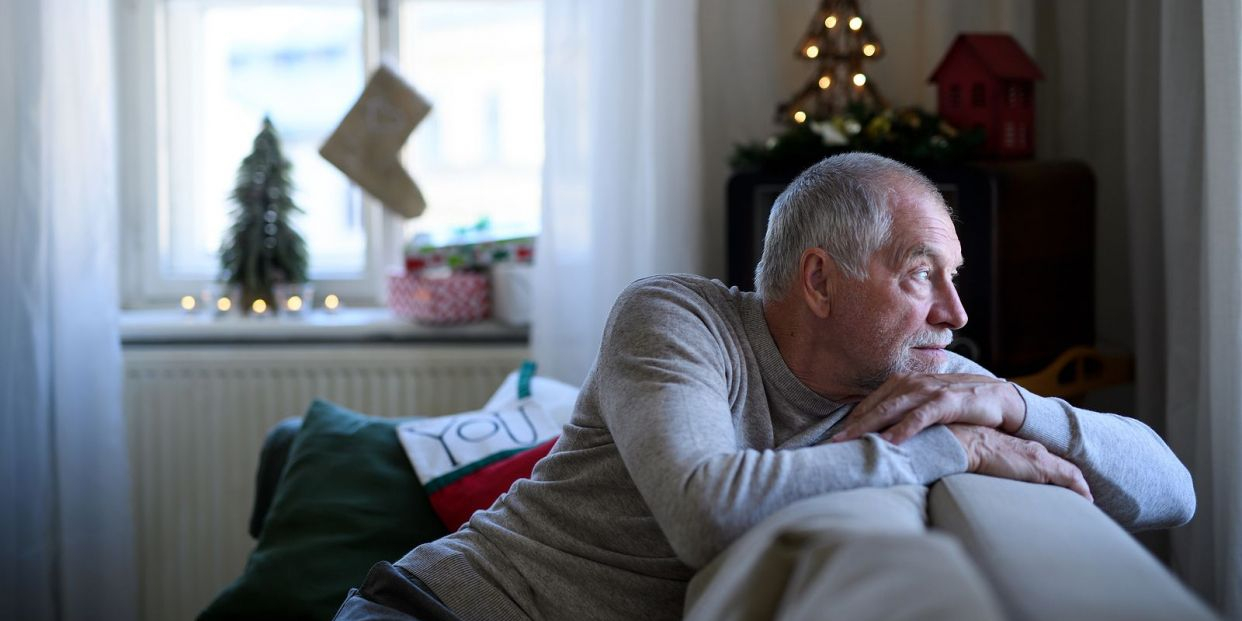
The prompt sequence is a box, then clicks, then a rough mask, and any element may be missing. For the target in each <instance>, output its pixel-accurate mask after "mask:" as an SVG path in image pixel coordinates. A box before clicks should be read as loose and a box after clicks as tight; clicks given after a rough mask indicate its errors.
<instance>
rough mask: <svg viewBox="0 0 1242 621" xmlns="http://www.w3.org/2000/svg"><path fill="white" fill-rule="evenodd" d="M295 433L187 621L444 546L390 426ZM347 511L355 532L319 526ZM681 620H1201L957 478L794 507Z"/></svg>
mask: <svg viewBox="0 0 1242 621" xmlns="http://www.w3.org/2000/svg"><path fill="white" fill-rule="evenodd" d="M329 406H330V407H329ZM333 408H335V409H333ZM329 414H330V415H331V416H329ZM306 420H307V421H308V422H307V425H306V426H309V427H312V429H306V428H304V427H305V426H304V425H303V423H302V419H297V418H294V419H288V420H285V421H283V422H281V423H280V424H278V425H276V426H275V427H274V428H273V429H271V431H270V432H269V433H268V435H267V438H266V440H265V443H264V445H263V448H262V452H261V455H260V459H259V467H258V472H257V475H256V486H255V497H254V505H253V511H252V515H251V517H250V524H249V530H250V534H251V535H252V536H253V537H254V538H255V539H256V540H257V544H256V549H255V552H254V553H253V554H252V555H251V558H250V560H249V562H248V563H247V567H246V571H245V572H244V573H243V576H242V577H241V578H239V579H238V581H237V582H236V583H234V584H233V585H231V586H230V587H229V588H227V589H225V591H224V592H223V593H221V595H220V597H218V598H217V601H216V602H213V604H212V605H211V606H210V607H209V608H208V609H207V610H205V611H204V613H203V614H202V615H200V617H199V618H200V620H202V621H209V620H211V619H240V618H264V619H280V618H283V619H325V620H326V619H330V618H331V616H332V613H333V612H334V611H335V608H336V606H338V605H339V604H340V602H341V601H342V600H343V599H344V598H345V595H346V590H347V589H348V588H349V587H351V586H356V585H357V584H359V583H360V582H361V581H362V578H363V577H364V576H365V573H366V570H367V569H368V568H369V566H370V564H371V563H373V562H375V561H380V560H388V561H394V560H396V559H397V558H399V557H400V556H401V555H403V554H404V553H405V552H406V551H407V550H408V549H409V548H411V547H413V546H414V545H417V544H418V543H421V542H422V541H427V540H430V539H434V538H435V537H438V536H441V535H442V534H444V533H445V532H447V529H446V528H444V526H443V525H442V524H440V523H438V522H437V521H436V520H435V519H434V515H433V514H431V512H430V511H429V510H428V508H427V506H426V505H427V499H426V498H425V497H418V494H421V488H420V487H419V486H418V485H417V480H416V479H413V478H403V477H412V475H410V474H409V473H408V472H403V470H404V471H409V470H410V469H409V467H408V461H407V460H406V457H405V455H404V454H403V453H402V452H401V449H400V447H399V446H396V440H395V439H393V437H392V436H393V435H394V434H393V433H392V429H393V424H394V423H393V422H392V421H391V420H387V419H376V418H373V417H365V416H362V415H360V414H356V413H352V412H349V411H348V410H344V409H343V408H339V406H331V404H325V403H323V402H317V403H316V404H315V405H314V406H312V408H311V410H310V411H309V412H308V414H307V417H306ZM341 490H345V491H341ZM411 493H413V494H414V496H413V497H410V494H411ZM346 510H348V511H351V512H353V515H354V517H352V518H349V519H343V518H340V517H339V516H337V515H335V514H337V513H341V512H344V511H346ZM427 515H433V517H432V518H431V519H427V518H426V516H427ZM377 520H378V522H377ZM389 531H392V532H389ZM685 613H686V617H687V618H688V619H705V620H706V619H713V620H717V619H735V620H739V621H741V620H751V619H756V620H757V619H773V618H780V619H854V620H857V619H867V618H874V619H971V618H978V619H1019V620H1024V619H1066V620H1075V619H1082V620H1084V621H1085V620H1097V619H1098V620H1110V619H1116V620H1119V621H1120V620H1146V619H1150V620H1157V619H1179V620H1181V619H1184V620H1197V619H1214V618H1216V617H1215V615H1214V613H1213V612H1212V611H1211V610H1209V609H1208V608H1207V607H1206V606H1205V605H1204V604H1203V603H1202V602H1201V601H1200V600H1199V599H1198V598H1197V597H1196V596H1195V595H1194V594H1192V593H1191V592H1190V591H1189V590H1188V589H1186V588H1185V587H1184V586H1183V585H1181V584H1180V583H1179V582H1178V580H1177V579H1176V578H1175V577H1174V576H1173V575H1172V574H1171V573H1170V572H1169V571H1168V570H1167V569H1166V568H1165V567H1164V566H1163V565H1162V564H1161V563H1160V562H1159V561H1158V560H1157V559H1156V558H1155V557H1153V556H1152V555H1151V554H1150V553H1148V552H1147V550H1145V549H1144V548H1143V547H1142V546H1141V545H1139V544H1138V543H1137V542H1136V541H1135V540H1134V538H1133V537H1131V535H1130V534H1128V533H1126V532H1125V531H1124V530H1122V529H1121V528H1120V527H1119V526H1118V525H1117V524H1116V523H1115V522H1113V521H1112V519H1110V518H1109V517H1108V516H1106V515H1105V514H1104V513H1103V512H1101V511H1100V510H1099V509H1097V508H1096V507H1095V506H1094V505H1092V504H1091V503H1090V502H1088V501H1086V500H1084V499H1083V498H1081V497H1080V496H1078V495H1076V494H1074V493H1072V492H1070V491H1068V490H1065V489H1062V488H1059V487H1054V486H1048V485H1034V484H1029V483H1022V482H1016V481H1009V480H1004V479H997V478H992V477H985V476H980V475H973V474H962V475H955V476H950V477H946V478H945V479H942V480H940V481H939V482H937V483H935V484H933V485H932V486H930V488H925V487H922V486H903V487H899V488H874V489H859V490H850V491H847V492H838V493H834V494H826V495H823V496H820V497H816V498H810V499H806V500H804V501H801V502H799V503H795V504H794V505H792V506H790V507H788V508H787V509H785V510H783V511H781V512H778V513H777V514H776V515H774V516H772V517H770V518H768V519H767V520H765V521H764V522H763V523H761V524H760V525H758V526H757V527H755V528H754V529H752V530H751V531H750V532H749V533H747V535H745V536H744V537H742V538H741V539H739V540H738V541H737V542H735V543H734V544H733V545H732V546H731V547H730V548H729V549H728V550H726V551H725V552H724V553H723V554H721V555H720V556H719V557H718V558H716V559H715V560H714V561H713V562H712V563H711V564H710V565H708V566H707V567H706V568H704V569H703V570H702V571H700V572H699V574H698V575H697V576H696V577H695V578H694V580H692V581H691V583H690V585H689V589H688V593H687V599H686V609H685Z"/></svg>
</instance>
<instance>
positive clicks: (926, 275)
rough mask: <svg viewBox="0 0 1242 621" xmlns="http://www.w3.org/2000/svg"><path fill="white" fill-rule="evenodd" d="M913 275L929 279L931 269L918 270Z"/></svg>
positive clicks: (917, 277) (920, 278) (921, 278)
mask: <svg viewBox="0 0 1242 621" xmlns="http://www.w3.org/2000/svg"><path fill="white" fill-rule="evenodd" d="M914 277H915V278H916V279H918V280H931V270H919V271H917V272H915V273H914Z"/></svg>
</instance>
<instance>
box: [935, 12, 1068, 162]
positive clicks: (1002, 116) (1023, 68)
mask: <svg viewBox="0 0 1242 621" xmlns="http://www.w3.org/2000/svg"><path fill="white" fill-rule="evenodd" d="M1042 79H1044V74H1043V73H1041V72H1040V71H1039V67H1037V66H1035V61H1033V60H1031V57H1030V56H1027V55H1026V52H1024V51H1022V47H1021V46H1020V45H1018V42H1017V41H1015V40H1014V39H1013V37H1011V36H1009V35H1007V34H961V35H958V37H957V39H954V41H953V44H952V45H950V46H949V51H948V52H947V53H946V54H945V55H944V59H942V60H941V61H940V65H938V66H937V67H936V70H935V71H934V72H932V75H931V77H930V78H928V81H929V82H935V83H936V85H937V90H938V91H939V105H940V116H941V118H943V119H944V120H946V121H948V122H949V123H950V124H952V125H954V126H956V127H960V128H963V129H965V128H971V127H976V126H982V127H983V128H984V131H985V132H986V133H987V142H986V144H985V147H984V148H985V150H986V151H987V153H988V154H989V155H992V156H994V157H1002V158H1022V157H1031V156H1032V155H1034V154H1035V101H1034V95H1035V89H1034V81H1035V80H1042Z"/></svg>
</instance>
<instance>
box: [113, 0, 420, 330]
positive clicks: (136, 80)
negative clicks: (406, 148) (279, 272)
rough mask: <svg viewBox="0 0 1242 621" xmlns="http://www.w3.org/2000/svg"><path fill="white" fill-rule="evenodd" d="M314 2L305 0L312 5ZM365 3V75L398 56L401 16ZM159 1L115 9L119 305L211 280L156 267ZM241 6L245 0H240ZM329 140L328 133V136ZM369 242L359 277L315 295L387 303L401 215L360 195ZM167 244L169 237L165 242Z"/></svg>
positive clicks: (160, 190) (158, 301) (160, 153)
mask: <svg viewBox="0 0 1242 621" xmlns="http://www.w3.org/2000/svg"><path fill="white" fill-rule="evenodd" d="M313 2H314V0H306V3H313ZM358 2H359V4H360V6H361V7H362V9H363V28H364V35H363V41H364V45H365V47H366V49H365V50H364V52H363V57H364V59H365V64H366V67H365V69H366V74H367V75H370V73H371V72H372V71H373V70H374V69H375V68H376V67H377V66H378V65H379V62H380V59H381V58H391V59H392V62H396V60H397V59H398V58H400V54H399V51H400V50H399V49H398V47H397V45H398V28H399V20H398V19H397V17H398V16H397V14H396V11H395V10H393V9H394V7H396V6H397V3H396V2H395V1H394V0H358ZM163 4H164V0H122V1H121V2H118V3H117V5H116V6H117V9H116V20H115V29H116V37H114V38H115V40H116V53H115V58H116V63H117V71H116V74H117V84H118V89H117V103H118V106H117V110H118V112H117V126H118V128H119V132H118V135H119V136H120V140H119V141H118V156H119V161H120V162H121V163H122V164H121V165H120V170H119V171H118V183H119V192H120V197H121V210H120V214H119V215H120V222H121V226H120V227H118V228H119V236H120V240H119V241H120V244H119V246H120V248H121V270H120V271H121V282H120V287H121V301H122V306H123V307H124V308H152V307H168V306H170V305H174V304H175V303H176V301H177V300H179V299H180V298H181V297H182V296H185V295H197V294H198V293H199V292H200V291H202V290H203V289H204V288H205V287H208V286H210V285H211V284H212V283H213V282H214V281H213V280H212V279H201V278H171V277H168V276H165V275H163V274H161V272H160V244H161V240H160V235H161V231H160V226H159V223H160V220H161V218H162V217H166V216H167V214H161V213H160V210H162V209H167V208H168V207H167V206H168V202H167V201H166V200H164V197H166V196H167V188H166V187H164V183H163V180H164V179H165V176H164V174H163V171H162V170H161V167H162V166H164V165H165V162H166V155H165V140H166V136H167V113H166V112H167V111H166V110H165V109H164V108H165V105H164V104H165V92H164V83H163V82H164V75H165V73H164V72H165V70H166V67H165V65H164V59H163V57H162V54H160V51H161V50H163V41H162V37H163V35H164V33H165V32H166V31H165V24H164V20H163V7H162V5H163ZM238 4H245V0H238ZM325 138H326V136H325ZM362 205H363V210H362V217H363V227H364V229H365V231H366V238H367V248H366V258H365V267H364V269H363V272H362V275H361V276H360V277H358V278H354V279H343V280H331V279H327V280H318V279H317V280H315V281H314V282H315V286H316V290H317V293H318V294H319V295H322V294H326V293H334V294H336V295H338V296H340V297H341V298H342V300H344V302H345V303H347V304H351V305H357V306H378V305H382V304H383V303H384V302H385V298H386V287H385V280H386V276H387V273H388V271H389V270H390V269H394V268H397V267H398V266H400V264H401V248H402V226H403V223H404V222H403V219H402V218H401V217H400V216H398V215H396V214H393V213H391V212H389V211H388V210H385V209H383V207H382V206H381V205H380V204H379V203H378V202H377V201H376V200H375V199H374V198H372V197H371V196H369V195H367V194H366V193H365V192H363V193H362ZM165 243H166V242H165Z"/></svg>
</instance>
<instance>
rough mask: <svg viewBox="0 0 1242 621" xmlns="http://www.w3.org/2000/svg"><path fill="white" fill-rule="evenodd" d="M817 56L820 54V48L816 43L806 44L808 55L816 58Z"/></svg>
mask: <svg viewBox="0 0 1242 621" xmlns="http://www.w3.org/2000/svg"><path fill="white" fill-rule="evenodd" d="M816 56H819V48H818V47H816V46H814V45H808V46H806V57H807V58H815V57H816Z"/></svg>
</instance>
